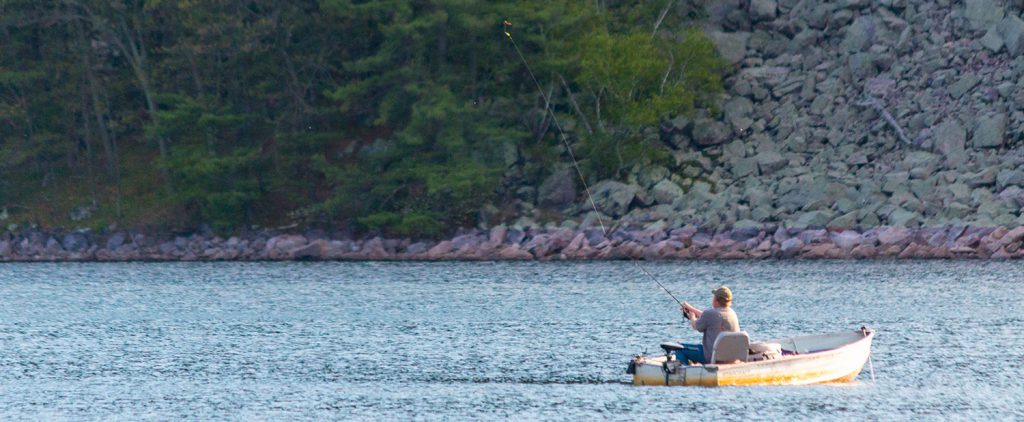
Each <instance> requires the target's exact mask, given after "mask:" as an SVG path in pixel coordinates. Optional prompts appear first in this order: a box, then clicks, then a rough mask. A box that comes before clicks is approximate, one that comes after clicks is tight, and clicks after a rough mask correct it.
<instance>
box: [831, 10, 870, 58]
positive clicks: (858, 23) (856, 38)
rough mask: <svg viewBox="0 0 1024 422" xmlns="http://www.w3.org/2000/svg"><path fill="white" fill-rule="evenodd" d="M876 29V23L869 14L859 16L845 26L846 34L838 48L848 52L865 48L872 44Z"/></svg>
mask: <svg viewBox="0 0 1024 422" xmlns="http://www.w3.org/2000/svg"><path fill="white" fill-rule="evenodd" d="M878 30H879V28H878V25H876V24H875V20H874V19H873V18H872V17H871V16H867V15H864V16H860V17H858V18H857V19H856V20H854V21H853V23H852V24H850V26H847V27H846V36H845V37H844V38H843V41H842V43H841V44H840V48H841V49H842V50H844V51H847V52H850V53H856V52H859V51H864V50H867V49H868V47H871V45H872V44H874V42H875V37H876V36H877V35H878Z"/></svg>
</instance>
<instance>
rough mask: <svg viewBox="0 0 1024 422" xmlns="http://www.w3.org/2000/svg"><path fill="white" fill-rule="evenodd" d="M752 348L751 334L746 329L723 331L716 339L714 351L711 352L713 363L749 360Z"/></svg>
mask: <svg viewBox="0 0 1024 422" xmlns="http://www.w3.org/2000/svg"><path fill="white" fill-rule="evenodd" d="M749 348H750V336H748V335H747V333H746V331H739V332H735V333H721V334H719V335H718V338H716V339H715V346H714V349H713V350H714V352H713V353H712V354H711V362H713V363H735V362H744V361H746V360H747V351H748V349H749Z"/></svg>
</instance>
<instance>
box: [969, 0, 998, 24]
mask: <svg viewBox="0 0 1024 422" xmlns="http://www.w3.org/2000/svg"><path fill="white" fill-rule="evenodd" d="M1003 15H1004V12H1003V7H1002V6H999V5H997V4H996V3H995V2H994V1H993V0H965V1H964V18H966V19H967V24H968V26H970V28H971V29H974V30H981V29H987V28H988V27H990V26H992V25H994V24H995V23H996V22H999V21H1000V20H1001V19H1002V18H1003Z"/></svg>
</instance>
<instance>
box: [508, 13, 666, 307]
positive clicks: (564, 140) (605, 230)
mask: <svg viewBox="0 0 1024 422" xmlns="http://www.w3.org/2000/svg"><path fill="white" fill-rule="evenodd" d="M511 26H512V22H509V21H507V20H506V21H505V22H504V32H505V37H507V38H508V40H509V41H510V42H511V43H512V47H513V48H515V50H516V54H518V55H519V59H520V60H522V61H523V66H525V67H526V72H527V73H529V74H530V79H533V84H534V85H535V86H536V87H537V92H539V93H540V96H541V97H543V98H544V111H545V112H547V113H548V114H550V115H551V121H552V122H553V123H554V124H555V129H558V136H559V138H561V140H562V144H564V145H565V150H566V152H568V153H569V158H571V159H572V166H573V168H575V169H576V174H577V175H578V176H579V178H580V182H581V183H582V184H583V190H584V191H585V192H587V199H588V200H589V201H590V207H591V208H593V209H594V213H595V215H596V216H597V223H598V224H599V225H601V231H602V232H603V233H604V237H605V238H608V227H607V226H605V225H604V220H603V219H602V218H601V211H598V210H597V204H595V203H594V195H592V194H591V193H590V186H588V185H587V179H586V178H585V177H583V171H582V170H580V164H579V162H577V161H576V154H574V153H573V151H572V145H570V144H569V138H567V137H566V136H565V132H563V131H562V125H561V124H559V123H558V117H556V116H555V111H554V110H552V109H551V99H550V98H549V97H548V95H547V94H545V93H544V88H542V87H541V86H540V82H538V81H537V77H536V76H534V74H533V69H531V68H530V63H529V62H528V61H527V60H526V56H524V55H523V52H522V50H520V49H519V44H516V40H515V39H514V38H512V32H511V29H510V27H511ZM629 259H631V260H633V263H634V264H636V267H637V268H639V269H640V271H641V272H643V273H644V274H647V276H648V277H650V278H651V280H652V281H654V282H655V283H657V285H658V287H661V289H662V290H664V291H665V293H668V295H669V296H671V297H672V300H675V301H676V303H678V304H679V306H680V307H682V306H683V302H681V301H679V299H678V298H676V295H674V294H672V292H671V291H669V290H668V288H667V287H665V285H664V284H661V282H660V281H658V278H657V277H655V276H654V274H651V272H650V271H647V268H644V266H643V265H642V264H640V260H639V259H636V257H633V256H630V257H629Z"/></svg>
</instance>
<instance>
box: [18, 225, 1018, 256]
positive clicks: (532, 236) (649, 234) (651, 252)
mask: <svg viewBox="0 0 1024 422" xmlns="http://www.w3.org/2000/svg"><path fill="white" fill-rule="evenodd" d="M506 234H507V230H505V229H502V228H492V229H490V230H469V231H462V232H461V234H460V235H459V236H455V237H453V238H452V239H445V240H440V241H417V242H413V241H412V240H411V239H386V238H382V237H372V238H368V239H348V238H341V239H334V238H330V237H320V238H314V239H312V240H311V239H310V237H307V236H305V235H302V234H296V233H275V232H270V231H267V232H257V233H250V234H243V235H239V236H233V237H230V238H228V239H224V238H222V237H218V236H212V235H202V234H193V235H190V236H171V235H156V234H143V233H130V232H116V233H111V234H107V235H103V236H100V235H92V234H89V233H80V232H75V233H46V232H43V231H39V230H32V231H27V232H24V233H17V234H15V233H9V232H8V233H0V262H119V261H123V262H131V261H585V260H628V259H642V260H694V259H701V260H735V259H780V260H781V259H796V260H804V259H807V260H813V259H856V260H865V259H886V260H888V259H900V260H904V259H994V260H1002V259H1020V258H1024V227H1013V228H1008V227H1002V226H1000V227H984V226H947V227H925V228H916V229H908V228H903V227H888V226H883V227H876V228H871V229H868V230H864V231H857V230H849V229H793V228H789V229H786V228H782V227H771V226H765V227H762V228H759V229H752V228H751V227H743V228H737V229H732V230H719V231H714V230H711V229H702V228H699V227H696V226H693V225H688V226H686V227H683V228H677V229H672V230H656V229H646V230H645V229H636V230H633V229H618V230H616V231H614V232H612V233H611V234H610V236H607V237H606V236H604V234H603V233H602V232H600V231H599V230H598V231H597V232H595V231H594V230H593V229H580V230H570V229H565V228H558V229H549V230H545V229H534V228H531V229H529V230H526V231H525V232H522V234H521V235H517V236H506ZM68 236H71V237H73V238H74V239H75V240H74V241H68V242H59V241H56V240H55V239H68V238H69V237H68Z"/></svg>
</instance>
